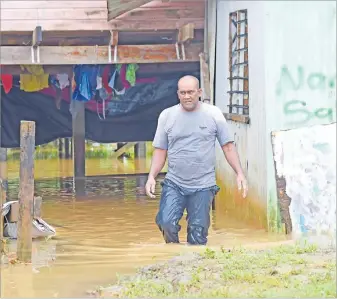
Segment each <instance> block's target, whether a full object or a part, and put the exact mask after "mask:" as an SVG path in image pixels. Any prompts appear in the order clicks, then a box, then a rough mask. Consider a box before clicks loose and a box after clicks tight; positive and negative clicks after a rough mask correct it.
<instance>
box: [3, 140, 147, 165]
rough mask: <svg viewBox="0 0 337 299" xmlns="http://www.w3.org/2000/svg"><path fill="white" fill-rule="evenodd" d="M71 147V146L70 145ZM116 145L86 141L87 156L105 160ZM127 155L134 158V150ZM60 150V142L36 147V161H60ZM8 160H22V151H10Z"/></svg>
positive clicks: (16, 149) (15, 149) (17, 149)
mask: <svg viewBox="0 0 337 299" xmlns="http://www.w3.org/2000/svg"><path fill="white" fill-rule="evenodd" d="M146 144H147V153H146V155H147V158H150V157H151V156H152V152H153V149H152V145H151V142H147V143H146ZM69 146H70V145H69ZM115 148H116V144H97V143H95V142H91V141H86V150H85V156H86V158H88V159H104V158H109V157H111V156H112V154H113V152H114V150H115ZM125 155H126V156H127V157H129V158H134V150H133V148H131V149H129V150H128V151H127V152H126V153H125ZM58 158H59V150H58V141H55V142H50V143H48V144H44V145H39V146H36V147H35V159H36V160H46V159H58ZM7 159H8V161H11V160H20V149H19V148H14V149H8V151H7Z"/></svg>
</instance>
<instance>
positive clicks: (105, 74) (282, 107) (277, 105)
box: [0, 0, 336, 233]
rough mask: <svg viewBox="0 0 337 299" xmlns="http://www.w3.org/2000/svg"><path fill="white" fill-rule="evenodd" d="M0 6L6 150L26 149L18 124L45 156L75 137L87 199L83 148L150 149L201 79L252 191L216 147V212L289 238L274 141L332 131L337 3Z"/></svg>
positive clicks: (164, 0)
mask: <svg viewBox="0 0 337 299" xmlns="http://www.w3.org/2000/svg"><path fill="white" fill-rule="evenodd" d="M0 2H1V48H0V51H1V52H0V54H1V84H2V87H1V95H2V100H1V102H2V104H1V118H2V130H1V146H2V147H4V148H11V147H17V146H19V126H20V120H21V119H28V120H34V121H36V125H37V132H36V143H37V144H43V143H46V142H50V141H52V140H54V139H57V138H63V137H72V138H73V152H74V177H75V182H76V183H75V189H76V192H78V193H79V194H80V193H81V192H83V178H84V177H85V157H84V144H85V139H86V138H87V139H91V140H93V141H97V142H106V143H112V142H138V141H151V140H152V138H153V136H154V132H155V129H156V125H157V119H158V115H159V114H160V112H161V111H162V110H163V109H165V108H166V107H169V106H172V105H174V104H175V103H177V99H176V81H177V79H179V77H180V76H181V75H184V74H194V75H196V76H198V77H199V78H200V82H201V87H202V88H203V97H202V100H203V101H207V102H210V103H211V104H214V105H216V106H218V107H219V108H221V109H222V111H223V113H224V115H225V117H226V119H227V121H228V124H229V126H230V129H231V131H232V133H233V135H234V139H235V143H236V146H237V148H238V151H239V155H240V158H241V162H242V166H243V168H244V171H245V173H246V175H247V178H248V183H249V194H248V198H247V199H242V198H241V197H240V195H239V193H238V192H237V186H236V183H235V176H234V174H233V172H232V170H231V169H230V167H229V165H228V164H227V163H226V162H225V159H224V157H223V154H222V152H221V149H220V148H219V147H218V148H217V167H216V171H217V178H218V182H219V185H220V187H221V190H220V192H219V193H218V195H217V199H216V209H220V210H222V211H223V213H224V217H226V215H228V216H230V217H233V216H234V217H236V218H237V219H238V220H240V221H242V222H246V223H250V224H252V225H254V226H256V227H258V228H264V229H267V230H269V231H282V226H283V225H282V222H283V223H285V226H286V228H287V226H288V229H286V230H287V232H288V233H289V232H290V231H289V221H290V220H289V204H290V199H289V198H288V197H287V196H286V192H285V191H286V188H285V186H284V182H283V183H282V181H280V180H277V179H276V177H277V175H276V174H275V168H274V162H275V161H274V159H273V151H272V142H271V134H272V132H273V131H278V130H284V129H294V128H300V127H307V126H309V125H314V124H328V123H332V122H335V121H336V109H335V108H336V107H335V106H336V93H335V88H336V85H335V83H336V43H335V42H336V26H335V23H336V4H335V3H334V2H329V1H311V2H301V1H277V2H275V1H231V0H229V1H225V0H208V1H207V0H181V1H180V0H151V1H146V0H133V1H123V0H107V1H106V0H93V1H89V0H67V1H66V0H63V1H54V0H45V1H40V0H29V1H28V0H15V1H14V0H0ZM32 73H33V74H34V79H32V76H31V74H32ZM145 95H146V96H145ZM318 98H319V101H317V99H318ZM282 184H283V185H282ZM317 215H320V214H319V213H318V214H317ZM287 217H288V218H287Z"/></svg>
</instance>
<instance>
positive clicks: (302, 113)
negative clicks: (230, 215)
mask: <svg viewBox="0 0 337 299" xmlns="http://www.w3.org/2000/svg"><path fill="white" fill-rule="evenodd" d="M264 18H265V21H264V23H265V30H264V36H265V44H264V49H265V51H264V55H265V63H266V64H265V74H266V75H265V80H266V81H265V100H266V101H265V105H266V111H267V114H266V126H267V130H266V141H267V142H266V147H267V161H266V162H267V169H268V170H267V188H268V193H267V196H268V214H269V227H270V229H271V230H279V229H280V221H279V220H280V219H279V215H278V205H277V192H276V183H275V170H274V161H273V158H272V157H273V156H272V146H271V142H270V138H271V137H270V133H271V132H272V131H275V130H283V129H292V128H299V127H306V126H311V125H315V124H328V123H331V122H334V121H336V2H334V1H305V2H303V1H266V2H265V16H264ZM305 154H307V153H306V152H304V151H303V155H305ZM308 185H309V182H308ZM298 188H303V187H300V186H298Z"/></svg>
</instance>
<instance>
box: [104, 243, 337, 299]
mask: <svg viewBox="0 0 337 299" xmlns="http://www.w3.org/2000/svg"><path fill="white" fill-rule="evenodd" d="M335 256H336V255H335V251H332V250H325V251H323V250H318V248H317V247H316V246H314V245H304V246H303V245H302V246H300V245H296V246H280V247H277V248H274V249H268V250H247V249H233V250H226V249H224V248H222V249H221V250H217V251H214V250H211V249H209V248H207V249H206V250H205V251H204V252H203V254H196V253H195V254H192V255H185V256H183V255H182V256H180V257H177V258H174V259H171V260H170V261H168V262H166V263H163V264H157V265H154V266H151V267H146V268H142V269H140V270H139V271H138V273H137V275H135V276H131V277H130V276H129V277H122V278H119V282H118V284H117V285H114V286H112V287H109V288H106V289H101V290H100V291H99V292H98V295H101V296H104V297H106V298H107V297H110V298H125V297H127V298H140V297H141V298H178V297H180V298H248V297H253V298H269V297H283V298H308V297H311V298H319V297H321V298H334V297H336V258H335Z"/></svg>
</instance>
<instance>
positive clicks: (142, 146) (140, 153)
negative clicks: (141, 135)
mask: <svg viewBox="0 0 337 299" xmlns="http://www.w3.org/2000/svg"><path fill="white" fill-rule="evenodd" d="M135 158H138V159H145V158H146V142H138V143H137V144H136V145H135Z"/></svg>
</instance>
